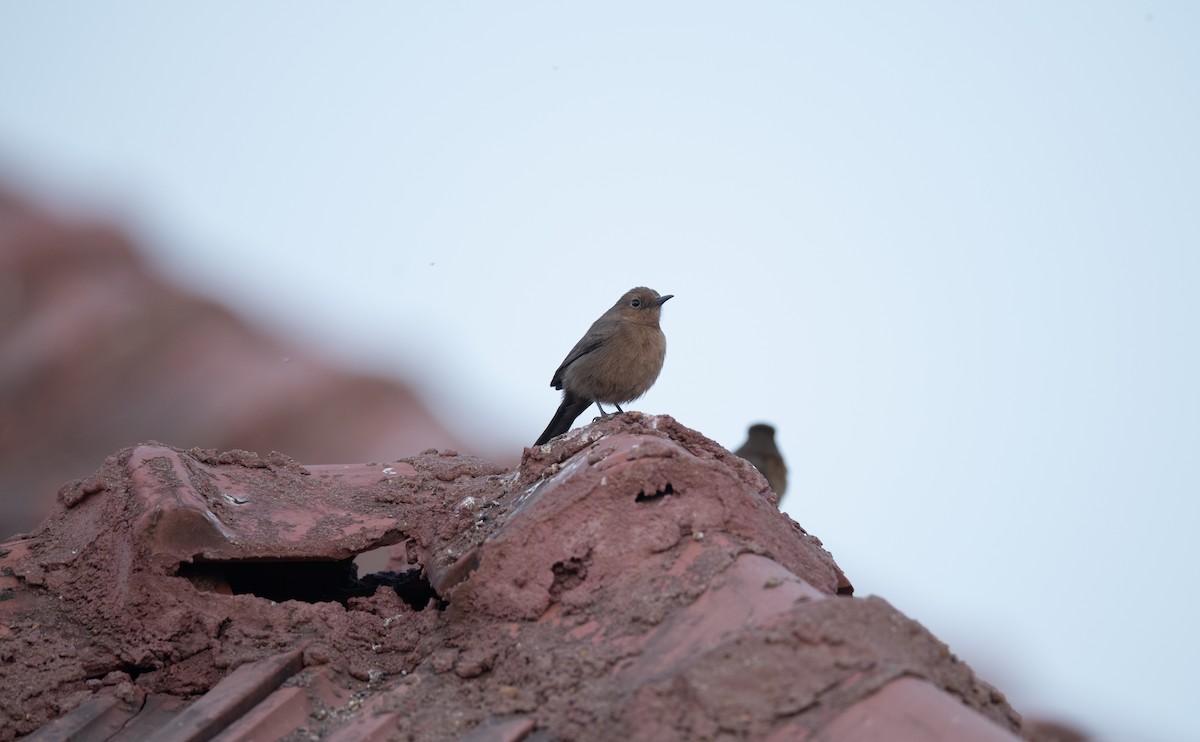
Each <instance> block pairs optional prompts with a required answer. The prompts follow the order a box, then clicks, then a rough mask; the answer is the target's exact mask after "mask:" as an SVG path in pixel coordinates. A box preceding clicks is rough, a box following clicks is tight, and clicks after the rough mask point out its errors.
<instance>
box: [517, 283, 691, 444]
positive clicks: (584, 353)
mask: <svg viewBox="0 0 1200 742" xmlns="http://www.w3.org/2000/svg"><path fill="white" fill-rule="evenodd" d="M672 296H674V295H673V294H667V295H666V296H660V295H659V293H658V292H657V291H655V290H654V289H648V288H646V287H645V286H638V287H637V288H633V289H630V290H628V291H626V292H625V294H624V295H623V296H622V297H621V298H620V299H618V300H617V303H616V304H613V305H612V308H610V309H609V310H608V311H607V312H605V313H604V314H602V315H600V319H598V320H596V321H595V322H593V323H592V326H591V327H589V328H588V331H587V332H586V333H584V335H583V337H582V338H580V339H579V342H578V343H575V347H574V348H571V352H570V353H568V354H567V357H566V358H564V359H563V362H562V364H561V365H560V366H559V367H558V370H557V371H555V372H554V378H552V379H551V380H550V386H552V387H554V388H555V389H561V390H562V393H563V395H562V404H560V405H559V406H558V411H557V412H555V413H554V417H552V418H551V419H550V424H549V425H547V426H546V429H545V430H544V431H543V432H542V434H541V435H540V436H539V437H538V439H537V442H536V443H535V444H534V445H535V446H540V445H542V444H543V443H545V442H547V441H549V440H550V439H551V438H554V437H555V436H559V435H562V434H563V433H565V432H567V431H568V430H570V429H571V424H572V423H574V422H575V418H577V417H579V414H580V413H581V412H583V411H584V410H586V409H587V408H588V407H590V406H591V405H592V404H593V403H594V404H595V405H596V407H597V408H598V409H599V410H600V416H601V417H607V416H608V415H609V414H611V413H608V412H605V411H604V408H603V407H601V406H600V404H601V403H602V402H603V403H604V404H611V405H613V406H615V407H616V408H617V412H624V410H622V409H621V405H622V404H627V403H629V402H632V401H633V400H635V399H637V398H638V397H640V396H642V395H643V394H645V393H646V392H647V390H649V389H650V387H651V386H653V385H654V381H655V380H656V379H657V378H658V374H659V372H660V371H662V366H663V359H664V358H666V355H667V338H666V336H665V335H663V331H662V328H661V327H659V325H658V320H659V317H660V316H661V315H662V305H663V303H664V302H665V301H667V299H670V298H671V297H672Z"/></svg>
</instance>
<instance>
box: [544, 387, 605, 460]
mask: <svg viewBox="0 0 1200 742" xmlns="http://www.w3.org/2000/svg"><path fill="white" fill-rule="evenodd" d="M591 404H592V400H590V399H588V398H587V397H579V396H576V395H574V394H572V393H571V392H569V391H567V390H565V389H564V390H563V400H562V404H560V405H559V406H558V411H557V412H555V413H554V417H552V418H550V424H549V425H547V426H546V429H545V430H544V431H542V434H541V435H540V436H539V437H538V439H537V443H534V444H533V445H535V446H540V445H542V444H543V443H545V442H546V441H548V440H550V439H551V438H553V437H555V436H559V435H562V434H563V433H565V432H567V431H568V430H570V429H571V424H572V423H574V422H575V418H577V417H579V413H581V412H583V411H584V410H586V409H587V408H588V407H590V406H591Z"/></svg>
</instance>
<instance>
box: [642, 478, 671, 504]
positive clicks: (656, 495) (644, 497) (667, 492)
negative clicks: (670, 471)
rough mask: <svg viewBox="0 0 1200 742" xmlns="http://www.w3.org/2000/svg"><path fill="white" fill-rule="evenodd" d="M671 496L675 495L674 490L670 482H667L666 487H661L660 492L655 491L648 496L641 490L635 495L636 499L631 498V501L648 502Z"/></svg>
mask: <svg viewBox="0 0 1200 742" xmlns="http://www.w3.org/2000/svg"><path fill="white" fill-rule="evenodd" d="M673 494H675V488H674V487H672V486H671V483H670V482H667V486H665V487H663V488H662V489H660V490H655V491H654V492H653V493H651V494H649V495H648V494H646V491H645V490H642V491H641V492H639V493H637V497H635V498H633V501H634V502H649V501H650V500H657V499H658V498H660V497H665V496H667V495H673Z"/></svg>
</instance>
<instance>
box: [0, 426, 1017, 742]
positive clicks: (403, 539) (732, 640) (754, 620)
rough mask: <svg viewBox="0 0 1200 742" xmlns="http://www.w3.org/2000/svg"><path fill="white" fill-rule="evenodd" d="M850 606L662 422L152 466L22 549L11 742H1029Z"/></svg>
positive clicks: (785, 536) (10, 608)
mask: <svg viewBox="0 0 1200 742" xmlns="http://www.w3.org/2000/svg"><path fill="white" fill-rule="evenodd" d="M380 549H383V550H385V551H386V552H387V553H389V554H390V556H391V559H390V561H389V562H388V564H387V565H386V567H387V568H386V570H384V571H380V572H375V573H371V574H365V575H360V574H358V571H357V568H356V563H355V557H356V555H361V554H364V553H367V552H370V551H373V550H374V551H378V550H380ZM852 593H853V588H852V587H851V585H850V582H849V581H848V580H847V579H846V577H845V576H844V575H843V574H842V573H841V570H840V569H838V567H837V565H836V563H835V562H834V561H833V558H832V557H831V556H830V554H829V553H828V552H827V551H825V549H824V548H823V547H822V545H821V542H820V541H819V540H817V539H816V538H815V537H814V536H812V535H810V534H808V533H807V532H805V530H804V529H803V528H801V527H800V526H799V525H798V524H797V523H795V522H794V521H792V520H791V519H790V518H788V516H787V515H786V514H783V513H781V512H779V511H778V510H777V508H776V507H775V502H774V497H773V495H771V493H770V491H769V490H764V489H763V488H762V487H761V478H760V477H759V476H758V474H757V472H755V471H754V470H753V469H752V467H751V465H750V464H748V463H747V462H745V461H744V460H742V459H740V458H738V457H737V456H735V455H733V454H732V453H730V452H728V451H726V450H725V449H723V448H721V447H720V446H719V445H717V444H716V443H714V442H712V441H710V440H708V439H707V438H705V437H704V436H702V435H700V434H699V433H697V432H695V431H693V430H690V429H688V428H685V427H683V426H681V425H679V424H678V423H677V422H675V421H674V420H673V419H672V418H670V417H666V416H660V417H649V416H644V415H641V414H639V413H627V414H623V415H616V416H613V417H610V418H607V419H604V420H602V421H600V422H598V423H595V424H593V425H590V426H587V427H585V428H582V429H580V430H578V431H577V432H576V433H574V434H572V435H568V436H563V437H560V438H558V439H556V440H555V441H553V442H552V443H551V444H548V445H546V446H540V447H534V448H528V449H526V450H525V454H524V457H523V459H522V461H521V464H520V466H519V467H518V468H516V469H515V470H512V469H506V468H504V467H501V466H498V465H495V464H491V463H488V462H486V461H483V460H480V459H476V458H471V457H467V456H461V455H459V454H457V453H456V452H454V451H451V450H442V451H435V450H429V451H426V452H425V453H423V454H421V455H419V456H413V457H408V458H404V459H401V460H398V461H390V462H379V463H366V464H355V465H344V466H343V465H338V466H302V465H300V464H298V463H296V462H295V461H293V460H291V459H289V458H288V457H286V456H283V455H281V454H277V453H272V454H269V455H265V456H260V455H257V454H252V453H248V452H244V451H231V452H225V453H219V452H216V451H212V450H198V449H193V450H190V451H185V450H180V449H176V448H172V447H170V446H166V445H162V444H157V443H146V444H142V445H139V446H136V447H134V448H128V449H125V450H123V451H120V452H118V453H116V454H114V455H113V456H111V457H109V458H108V459H107V460H106V461H105V463H104V465H103V466H102V467H101V468H100V469H99V470H98V471H97V472H96V473H95V474H93V475H92V476H90V477H88V478H86V479H83V480H79V481H75V482H72V483H70V484H69V485H67V486H65V487H63V489H62V490H61V492H60V494H59V505H58V507H57V509H56V511H55V512H54V514H53V515H52V516H51V517H50V518H49V519H48V520H47V521H45V522H44V523H43V524H42V526H41V527H39V528H38V529H37V530H36V531H35V532H33V533H32V534H30V535H28V536H25V537H22V538H19V539H15V540H13V541H10V542H8V543H6V544H3V545H2V546H0V658H2V659H3V663H2V664H0V739H4V740H8V739H13V738H15V737H16V736H17V735H21V734H28V733H31V732H36V735H35V737H33V738H35V739H67V738H73V739H116V740H120V739H134V738H137V737H140V736H145V735H146V734H148V733H151V732H152V733H154V734H156V735H160V736H161V738H164V739H207V738H210V737H212V736H213V735H217V734H220V735H221V736H220V738H221V739H226V740H250V739H264V738H278V737H281V736H285V735H298V736H294V737H293V738H295V739H300V738H316V737H318V736H319V737H320V738H322V739H388V738H402V739H422V740H425V739H451V738H458V737H464V736H466V737H467V738H468V739H480V740H485V739H486V740H513V741H515V740H520V739H523V738H527V739H619V738H625V739H631V740H642V739H645V740H650V739H667V738H684V739H733V738H760V739H773V740H784V739H823V740H864V739H868V740H869V739H889V740H904V739H925V740H930V739H945V740H950V739H963V738H971V739H988V740H992V739H994V740H1015V739H1019V736H1018V735H1019V733H1020V731H1021V722H1020V717H1019V716H1018V715H1017V714H1016V712H1015V711H1013V709H1012V708H1011V707H1010V706H1009V705H1008V703H1007V702H1006V701H1005V699H1004V696H1003V695H1002V694H1001V693H1000V692H998V691H997V690H995V689H994V688H992V687H990V686H989V685H987V684H986V683H984V682H982V681H981V680H979V679H978V678H976V677H975V676H974V674H973V673H972V671H971V669H970V668H969V667H967V666H966V665H965V664H963V663H962V662H960V661H959V660H958V659H957V658H955V657H954V655H953V654H951V653H950V651H949V650H948V648H947V647H946V646H945V645H944V644H943V643H941V642H940V641H938V640H937V639H936V638H935V637H933V636H932V635H931V634H930V633H929V632H928V631H926V630H925V629H924V628H923V627H922V626H921V625H920V624H919V623H917V622H915V621H913V620H911V619H909V618H907V617H905V616H903V615H902V614H900V613H899V612H898V611H896V610H895V609H894V608H893V607H892V606H891V605H889V604H888V603H887V602H886V601H884V600H883V599H881V598H876V597H868V598H855V597H852ZM883 729H886V730H887V733H886V734H884V733H882V732H881V731H880V730H883ZM872 730H874V731H872ZM872 734H874V735H875V736H872ZM881 735H882V736H881Z"/></svg>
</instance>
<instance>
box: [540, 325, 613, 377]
mask: <svg viewBox="0 0 1200 742" xmlns="http://www.w3.org/2000/svg"><path fill="white" fill-rule="evenodd" d="M604 340H605V336H604V335H600V336H596V335H594V334H592V333H591V332H589V333H588V334H586V335H584V336H583V338H581V339H580V341H579V342H578V343H575V347H574V348H571V352H570V353H568V354H567V357H566V358H565V359H563V362H562V365H560V366H559V367H558V370H557V371H555V372H554V378H553V379H551V380H550V386H552V387H554V388H555V389H562V385H563V373H564V372H565V371H566V370H567V367H568V366H570V365H571V364H572V363H574V362H575V361H578V360H579V359H580V358H583V357H584V356H586V355H587V354H588V353H591V352H592V351H593V350H596V349H597V348H599V347H600V346H601V345H604Z"/></svg>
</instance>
